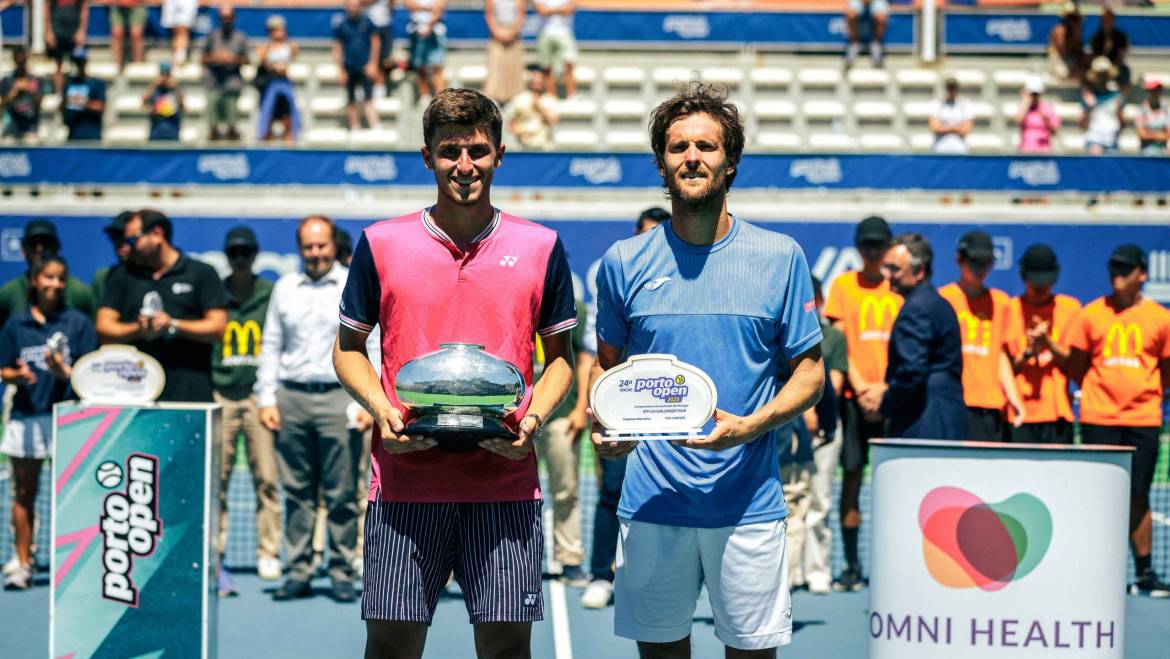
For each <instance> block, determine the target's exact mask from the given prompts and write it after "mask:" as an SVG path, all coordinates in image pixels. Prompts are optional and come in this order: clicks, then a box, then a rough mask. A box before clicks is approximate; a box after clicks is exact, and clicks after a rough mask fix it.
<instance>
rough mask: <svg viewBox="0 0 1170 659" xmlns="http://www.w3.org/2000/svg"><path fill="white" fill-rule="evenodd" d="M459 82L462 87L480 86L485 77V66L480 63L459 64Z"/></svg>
mask: <svg viewBox="0 0 1170 659" xmlns="http://www.w3.org/2000/svg"><path fill="white" fill-rule="evenodd" d="M458 78H459V83H460V84H461V85H463V86H464V87H482V86H483V81H484V80H486V79H487V67H486V66H484V65H482V64H469V65H467V66H461V67H459V70H458Z"/></svg>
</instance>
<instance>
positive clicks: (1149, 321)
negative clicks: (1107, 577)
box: [1066, 244, 1170, 598]
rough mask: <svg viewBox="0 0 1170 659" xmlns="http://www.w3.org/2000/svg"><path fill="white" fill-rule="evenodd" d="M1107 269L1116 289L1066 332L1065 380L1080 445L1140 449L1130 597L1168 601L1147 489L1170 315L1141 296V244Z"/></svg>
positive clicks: (1167, 363) (1169, 369)
mask: <svg viewBox="0 0 1170 659" xmlns="http://www.w3.org/2000/svg"><path fill="white" fill-rule="evenodd" d="M1108 264H1109V265H1108V268H1109V270H1108V272H1109V280H1110V288H1111V290H1110V291H1109V293H1108V294H1106V295H1103V296H1101V297H1099V298H1097V299H1096V300H1093V301H1092V302H1090V303H1088V304H1086V305H1085V307H1084V308H1083V309H1082V310H1081V312H1080V313H1079V314H1078V315H1077V316H1076V318H1075V319H1073V321H1072V326H1071V327H1070V328H1069V332H1068V336H1067V338H1066V341H1067V342H1068V346H1069V349H1070V353H1069V365H1068V377H1069V379H1070V380H1072V381H1073V382H1075V383H1076V384H1077V385H1079V386H1080V389H1081V441H1082V442H1084V443H1085V444H1114V445H1120V446H1129V447H1132V448H1134V449H1136V451H1135V452H1134V453H1133V460H1132V469H1131V471H1130V473H1131V477H1130V481H1129V485H1130V491H1129V492H1130V494H1129V496H1130V499H1129V542H1130V551H1131V552H1132V555H1133V562H1134V568H1135V569H1134V572H1135V573H1136V577H1137V578H1136V579H1135V581H1134V583H1132V584H1130V586H1129V593H1130V594H1131V595H1145V596H1147V597H1154V598H1166V597H1170V585H1167V584H1166V583H1164V582H1163V581H1162V580H1161V579H1159V578H1158V573H1157V572H1156V571H1155V570H1154V567H1153V561H1152V558H1153V551H1154V538H1153V521H1152V520H1151V515H1150V486H1151V484H1152V482H1153V479H1154V473H1155V470H1156V467H1157V464H1158V450H1159V449H1158V445H1159V435H1160V434H1161V428H1162V421H1163V419H1162V406H1163V403H1164V402H1165V395H1166V389H1167V385H1170V312H1167V310H1166V308H1165V307H1163V306H1162V305H1160V304H1158V303H1157V302H1155V301H1153V300H1151V299H1149V298H1148V297H1146V296H1144V295H1142V287H1143V286H1144V285H1145V284H1146V282H1147V281H1148V280H1149V261H1148V259H1147V258H1146V253H1145V252H1144V251H1143V250H1142V248H1141V247H1139V246H1137V245H1133V244H1126V245H1119V246H1118V247H1116V248H1115V249H1114V250H1113V253H1112V254H1111V255H1110V256H1109V261H1108ZM1111 512H1112V513H1113V514H1121V511H1111ZM1117 540H1120V538H1117Z"/></svg>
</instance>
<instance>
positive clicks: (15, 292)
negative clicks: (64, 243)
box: [0, 219, 97, 327]
mask: <svg viewBox="0 0 1170 659" xmlns="http://www.w3.org/2000/svg"><path fill="white" fill-rule="evenodd" d="M20 251H21V253H22V254H24V261H25V263H26V264H28V271H27V272H26V273H25V274H22V275H20V276H19V277H17V278H15V279H13V280H11V281H9V282H8V283H6V284H4V286H3V287H2V288H0V327H4V323H6V322H8V319H9V318H12V317H13V316H16V315H18V314H19V313H20V312H21V311H24V310H25V309H27V308H28V299H29V298H28V293H29V291H30V290H31V286H32V279H33V277H32V274H31V273H32V271H33V266H35V265H36V263H37V261H40V260H42V259H46V258H49V257H53V256H57V254H59V253H60V252H61V240H60V239H59V238H58V237H57V227H55V226H53V223H52V222H50V221H48V220H42V219H37V220H29V222H28V224H26V225H24V236H23V237H22V238H21V240H20ZM65 306H67V307H69V308H70V309H77V310H78V311H80V312H81V313H83V314H85V315H86V316H87V317H90V318H92V317H93V312H94V310H95V309H96V308H97V306H96V305H95V304H94V298H93V292H92V291H90V289H89V286H86V285H85V283H84V282H82V281H81V280H80V279H78V278H76V277H72V276H69V277H66V279H65Z"/></svg>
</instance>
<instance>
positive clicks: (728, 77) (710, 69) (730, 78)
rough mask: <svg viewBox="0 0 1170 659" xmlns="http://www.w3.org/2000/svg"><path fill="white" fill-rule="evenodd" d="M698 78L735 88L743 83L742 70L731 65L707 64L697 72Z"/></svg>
mask: <svg viewBox="0 0 1170 659" xmlns="http://www.w3.org/2000/svg"><path fill="white" fill-rule="evenodd" d="M699 79H700V80H702V81H703V82H708V83H710V82H715V83H719V84H721V85H727V86H728V87H729V88H731V89H735V88H736V87H739V86H740V84H742V83H743V70H742V69H739V68H736V67H731V66H707V67H704V68H703V70H702V71H700V72H699Z"/></svg>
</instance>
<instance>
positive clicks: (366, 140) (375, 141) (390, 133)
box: [349, 127, 398, 147]
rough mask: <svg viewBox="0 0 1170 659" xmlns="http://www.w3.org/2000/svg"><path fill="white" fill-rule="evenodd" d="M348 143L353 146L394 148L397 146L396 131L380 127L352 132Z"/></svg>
mask: <svg viewBox="0 0 1170 659" xmlns="http://www.w3.org/2000/svg"><path fill="white" fill-rule="evenodd" d="M349 141H350V144H352V145H354V146H384V147H385V146H394V145H396V144H398V131H396V130H394V129H392V128H382V127H379V128H370V129H367V130H359V131H354V132H353V133H351V134H350V137H349Z"/></svg>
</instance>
